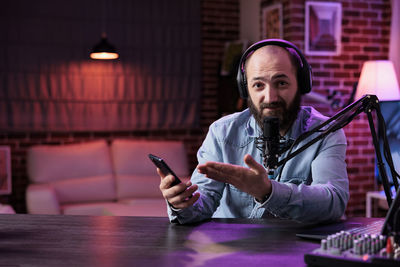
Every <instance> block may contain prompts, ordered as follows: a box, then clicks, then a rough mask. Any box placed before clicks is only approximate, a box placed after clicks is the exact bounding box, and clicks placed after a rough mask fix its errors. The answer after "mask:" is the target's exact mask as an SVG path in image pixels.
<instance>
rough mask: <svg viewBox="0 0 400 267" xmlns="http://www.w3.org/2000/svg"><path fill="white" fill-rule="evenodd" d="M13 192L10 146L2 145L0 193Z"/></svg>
mask: <svg viewBox="0 0 400 267" xmlns="http://www.w3.org/2000/svg"><path fill="white" fill-rule="evenodd" d="M7 194H11V156H10V147H8V146H0V195H7Z"/></svg>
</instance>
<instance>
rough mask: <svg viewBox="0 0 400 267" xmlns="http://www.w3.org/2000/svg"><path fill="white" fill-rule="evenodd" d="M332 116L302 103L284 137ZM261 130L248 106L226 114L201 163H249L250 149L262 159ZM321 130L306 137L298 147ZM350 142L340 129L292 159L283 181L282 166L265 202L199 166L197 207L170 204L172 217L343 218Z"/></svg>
mask: <svg viewBox="0 0 400 267" xmlns="http://www.w3.org/2000/svg"><path fill="white" fill-rule="evenodd" d="M326 119H327V118H326V117H324V116H323V115H321V114H320V113H319V112H318V111H316V110H315V109H313V108H312V107H302V108H301V110H300V112H299V114H298V117H297V119H296V120H295V122H294V123H293V125H292V127H291V128H290V130H289V131H288V133H287V134H286V135H285V137H284V138H286V139H293V140H294V139H296V138H297V137H298V136H299V135H301V134H302V133H304V132H306V131H310V130H311V129H312V128H314V127H316V126H318V125H320V124H321V123H322V122H323V121H325V120H326ZM260 132H261V130H260V128H259V127H258V124H257V123H256V121H255V119H254V117H253V116H252V115H251V113H250V111H249V110H248V109H246V110H245V111H242V112H239V113H235V114H232V115H228V116H225V117H223V118H221V119H219V120H217V121H215V122H214V123H213V124H211V126H210V129H209V132H208V134H207V137H206V138H205V140H204V142H203V144H202V146H201V147H200V149H199V150H198V152H197V159H198V162H199V163H200V164H203V163H205V162H207V161H217V162H224V163H230V164H235V165H240V166H245V167H247V166H246V164H245V163H244V160H243V158H244V156H245V155H246V154H250V155H251V156H252V157H253V158H254V159H255V160H256V161H257V162H259V163H260V164H262V162H263V158H262V155H261V151H260V150H259V149H257V147H256V144H255V140H256V137H258V136H259V134H260ZM317 135H319V134H318V133H316V134H313V135H311V136H310V137H308V138H307V139H305V140H303V141H302V142H300V143H299V144H298V145H296V146H295V147H294V149H293V151H295V150H296V149H297V148H299V147H302V146H303V145H304V144H306V143H307V142H309V141H310V140H311V139H313V138H315V137H316V136H317ZM346 146H347V143H346V137H345V135H344V132H343V130H342V129H340V130H338V131H336V132H333V133H331V134H329V135H328V136H326V137H325V138H323V139H321V140H319V141H317V142H316V143H314V144H313V145H312V146H310V147H309V148H307V149H306V150H305V151H303V152H302V153H300V154H298V155H297V156H295V157H294V158H292V159H290V160H289V161H287V163H286V164H285V166H284V168H283V169H282V173H281V179H280V181H279V182H278V181H276V179H277V174H278V173H279V172H280V171H281V168H282V166H280V167H278V169H276V170H275V174H274V177H273V178H272V179H271V184H272V192H271V194H270V196H269V197H268V199H267V200H266V201H265V202H264V203H259V202H258V201H256V200H255V198H254V197H253V196H251V195H249V194H247V193H245V192H242V191H240V190H239V189H237V188H235V187H234V186H232V185H230V184H227V183H222V182H218V181H215V180H212V179H209V178H206V177H205V176H204V175H203V174H200V173H198V172H197V169H196V170H195V171H194V172H193V174H192V177H191V181H192V183H193V184H197V185H198V187H199V188H198V191H199V192H200V198H199V199H198V200H197V201H196V203H194V205H193V206H191V207H188V208H185V209H182V210H175V209H173V208H171V207H169V208H168V215H169V218H170V220H171V222H177V223H181V224H184V223H191V222H198V221H202V220H205V219H209V218H211V217H213V218H263V217H270V216H271V215H273V216H275V217H279V218H285V219H291V220H295V221H300V222H321V221H332V220H336V219H339V218H340V217H341V216H342V215H343V214H344V211H345V208H346V205H347V201H348V198H349V188H348V187H349V185H348V177H347V171H346V163H345V157H346ZM287 153H288V151H286V152H285V153H283V154H282V155H281V156H280V158H279V160H281V159H284V158H285V156H286V155H287ZM266 179H268V178H266Z"/></svg>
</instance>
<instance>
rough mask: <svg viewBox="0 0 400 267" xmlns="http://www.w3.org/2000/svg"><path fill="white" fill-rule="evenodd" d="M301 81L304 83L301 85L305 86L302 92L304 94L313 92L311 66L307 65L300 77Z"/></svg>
mask: <svg viewBox="0 0 400 267" xmlns="http://www.w3.org/2000/svg"><path fill="white" fill-rule="evenodd" d="M299 81H302V83H301V84H303V88H302V90H301V93H302V94H307V93H309V92H311V88H312V69H311V66H309V65H308V64H307V66H305V67H304V69H303V71H302V73H301V77H299Z"/></svg>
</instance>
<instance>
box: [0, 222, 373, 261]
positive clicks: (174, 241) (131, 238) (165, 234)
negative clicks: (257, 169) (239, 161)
mask: <svg viewBox="0 0 400 267" xmlns="http://www.w3.org/2000/svg"><path fill="white" fill-rule="evenodd" d="M363 220H373V219H365V218H363ZM303 227H304V226H302V225H300V224H297V223H295V222H290V221H281V220H277V219H273V220H262V219H213V220H211V221H207V222H204V223H200V224H196V225H174V224H170V223H169V221H168V218H163V217H127V216H125V217H118V216H115V217H114V216H71V215H69V216H68V215H28V214H13V215H10V214H1V215H0V255H1V257H0V266H28V265H29V266H146V267H153V266H171V267H176V266H191V267H192V266H218V267H224V266H229V267H231V266H267V265H268V266H283V265H286V266H305V264H304V259H303V255H304V254H305V253H307V252H311V251H312V250H313V249H315V248H317V247H318V246H319V242H316V241H308V240H303V239H300V238H298V237H296V236H295V233H296V232H298V231H299V230H301V229H303Z"/></svg>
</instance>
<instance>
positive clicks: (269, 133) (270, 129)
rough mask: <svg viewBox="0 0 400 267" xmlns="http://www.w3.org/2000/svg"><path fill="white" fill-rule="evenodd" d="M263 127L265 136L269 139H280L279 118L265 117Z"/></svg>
mask: <svg viewBox="0 0 400 267" xmlns="http://www.w3.org/2000/svg"><path fill="white" fill-rule="evenodd" d="M263 128H264V129H263V135H264V138H266V139H269V140H271V139H272V140H273V139H276V138H278V139H279V118H277V117H265V118H264V119H263Z"/></svg>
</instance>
